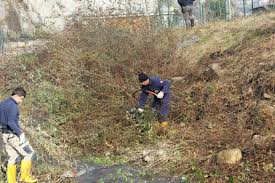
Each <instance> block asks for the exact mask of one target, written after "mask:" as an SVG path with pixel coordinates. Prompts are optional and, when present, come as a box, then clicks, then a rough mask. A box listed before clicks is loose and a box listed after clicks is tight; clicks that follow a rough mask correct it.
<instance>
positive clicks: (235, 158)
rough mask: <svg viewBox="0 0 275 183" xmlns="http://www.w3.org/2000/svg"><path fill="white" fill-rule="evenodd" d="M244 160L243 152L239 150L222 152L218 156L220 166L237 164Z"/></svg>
mask: <svg viewBox="0 0 275 183" xmlns="http://www.w3.org/2000/svg"><path fill="white" fill-rule="evenodd" d="M241 159H242V152H241V150H240V149H239V148H235V149H226V150H223V151H220V152H219V153H218V156H217V162H218V164H222V163H226V164H236V163H238V162H240V160H241Z"/></svg>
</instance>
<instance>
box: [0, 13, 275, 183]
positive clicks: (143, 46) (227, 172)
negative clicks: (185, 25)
mask: <svg viewBox="0 0 275 183" xmlns="http://www.w3.org/2000/svg"><path fill="white" fill-rule="evenodd" d="M87 21H88V23H87ZM128 21H129V22H128ZM120 22H121V24H119V23H120ZM133 23H136V24H137V25H133ZM2 63H3V64H2V67H1V73H2V76H1V83H4V84H3V86H5V87H2V89H1V91H2V95H3V96H5V95H7V93H8V91H9V89H11V88H13V87H14V85H18V84H21V85H24V86H25V87H26V88H27V89H28V92H29V95H28V98H27V101H26V104H25V106H24V107H23V108H22V110H23V116H24V120H23V122H24V124H25V126H26V130H27V131H28V134H29V135H31V136H32V137H33V139H35V140H34V144H35V146H36V148H37V149H39V151H40V153H41V154H47V156H46V157H47V158H45V159H44V162H43V163H45V164H48V163H49V162H50V161H49V159H50V160H52V159H54V158H56V159H59V158H60V159H62V160H63V159H64V158H66V157H70V156H71V155H72V156H73V157H77V158H82V159H90V158H91V156H98V157H101V156H108V158H110V159H112V160H113V161H114V162H128V161H133V162H134V163H135V164H139V165H140V166H141V167H143V168H144V169H145V170H150V171H154V172H157V173H166V174H170V175H187V176H188V178H189V179H190V180H191V181H193V182H225V181H228V180H232V179H233V180H234V181H237V180H238V181H240V182H252V181H259V182H272V181H274V180H275V179H274V172H272V170H268V171H267V170H266V169H265V168H264V167H265V166H264V165H265V164H270V163H272V164H274V150H275V149H274V148H275V147H274V144H275V142H274V141H273V139H272V138H273V137H272V135H273V134H274V133H275V126H274V121H275V120H274V118H275V98H274V96H275V82H274V81H275V14H274V13H270V14H265V15H261V16H251V17H248V18H245V19H237V20H234V21H231V22H214V23H210V24H208V25H205V26H198V27H195V28H194V29H192V30H190V31H184V30H182V29H175V28H174V29H172V28H170V29H163V30H160V31H154V30H153V29H149V28H148V27H147V24H146V22H145V23H143V22H142V20H141V21H132V20H131V19H129V20H127V19H126V21H125V20H121V21H120V20H118V21H117V22H116V23H114V22H110V21H109V22H104V23H102V22H101V23H99V22H97V21H95V20H87V19H85V20H83V21H82V20H80V21H79V22H74V23H72V25H71V26H70V27H68V28H67V29H66V30H65V31H64V32H62V33H61V34H60V35H53V36H52V40H50V42H49V44H48V45H47V48H45V49H44V50H43V51H41V52H39V53H35V54H26V55H21V56H18V58H17V60H16V61H14V62H9V63H7V62H2ZM140 70H143V71H145V72H147V73H148V74H149V75H157V74H158V75H161V76H162V77H163V78H168V79H170V80H171V82H172V102H171V113H170V116H169V120H170V124H171V126H170V130H169V133H168V135H167V136H158V135H157V134H156V133H154V132H153V133H147V132H145V133H144V132H143V131H142V130H141V125H137V124H136V123H135V121H134V120H132V119H129V118H128V117H127V116H126V111H127V109H129V108H131V107H134V106H136V98H135V96H134V97H133V96H132V94H133V93H135V91H136V90H138V89H139V83H138V81H137V78H136V73H137V72H138V71H140ZM174 77H182V79H181V80H179V81H175V80H173V79H172V78H174ZM19 78H20V79H19ZM154 122H155V118H154V117H153V115H152V114H151V112H150V111H149V110H148V111H147V112H146V113H145V123H154ZM29 126H31V127H32V128H29ZM27 127H28V128H27ZM38 129H39V130H38ZM37 130H38V131H39V133H38V132H37ZM254 135H258V136H260V137H262V139H264V140H262V141H261V143H257V144H255V143H254V141H253V140H252V139H253V137H254ZM35 141H37V142H36V143H35ZM228 148H240V149H241V150H242V153H243V159H242V160H241V163H240V164H237V165H232V166H228V165H220V164H217V161H216V154H217V153H218V152H219V151H221V150H224V149H228ZM144 152H150V153H144ZM148 154H151V155H152V158H151V159H150V160H148V159H147V160H148V161H144V157H148ZM138 157H140V158H138ZM58 162H59V161H58ZM60 164H62V163H60ZM43 171H45V170H42V168H41V167H40V169H39V168H38V169H37V170H36V172H37V173H41V172H43ZM51 172H52V173H51V174H53V175H56V173H57V172H56V171H51Z"/></svg>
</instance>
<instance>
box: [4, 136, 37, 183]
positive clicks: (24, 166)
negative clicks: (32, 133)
mask: <svg viewBox="0 0 275 183" xmlns="http://www.w3.org/2000/svg"><path fill="white" fill-rule="evenodd" d="M9 144H10V146H12V148H13V149H14V150H16V151H17V152H18V153H19V154H20V155H21V156H23V157H24V158H23V160H22V161H21V176H20V177H21V178H20V181H23V182H28V183H33V182H37V179H35V178H32V177H31V160H32V156H33V154H34V151H33V149H32V147H31V146H30V144H29V142H25V143H23V144H20V141H19V138H18V137H17V136H16V135H14V136H13V137H12V138H10V139H9Z"/></svg>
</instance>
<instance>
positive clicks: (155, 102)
mask: <svg viewBox="0 0 275 183" xmlns="http://www.w3.org/2000/svg"><path fill="white" fill-rule="evenodd" d="M160 105H161V101H160V99H158V98H157V97H154V100H153V103H152V111H153V112H157V110H158V109H159V107H160Z"/></svg>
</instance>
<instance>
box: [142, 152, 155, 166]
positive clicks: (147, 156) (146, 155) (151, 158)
mask: <svg viewBox="0 0 275 183" xmlns="http://www.w3.org/2000/svg"><path fill="white" fill-rule="evenodd" d="M142 154H143V161H145V162H147V163H149V162H153V161H154V159H155V158H154V155H152V151H151V150H144V151H143V152H142Z"/></svg>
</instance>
